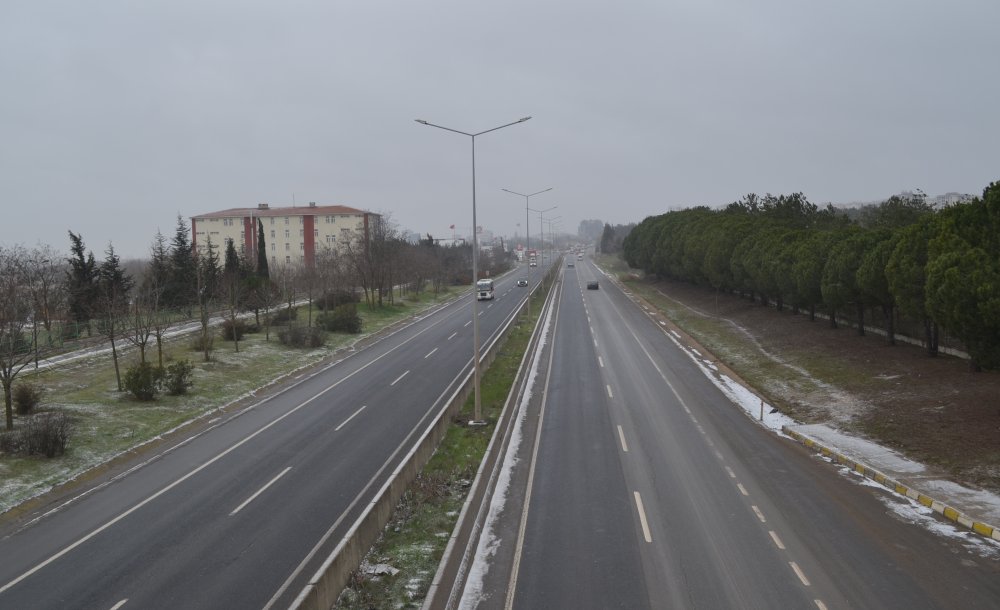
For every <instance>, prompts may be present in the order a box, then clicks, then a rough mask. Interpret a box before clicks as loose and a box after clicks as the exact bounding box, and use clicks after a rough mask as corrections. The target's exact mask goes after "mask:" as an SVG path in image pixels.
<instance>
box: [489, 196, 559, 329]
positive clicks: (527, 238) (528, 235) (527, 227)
mask: <svg viewBox="0 0 1000 610" xmlns="http://www.w3.org/2000/svg"><path fill="white" fill-rule="evenodd" d="M552 188H553V187H551V186H550V187H549V188H547V189H544V190H541V191H538V192H537V193H532V194H530V195H525V194H523V193H516V192H514V191H512V190H510V189H500V190H501V191H507V192H508V193H510V194H511V195H517V196H519V197H524V234H525V237H524V252H525V254H527V253H528V250H530V249H531V219H530V218H528V211H529V210H530V209H531V208H529V207H528V200H529V199H531V198H532V197H534V196H535V195H541V194H542V193H547V192H549V191H551V190H552ZM527 311H528V317H529V318H530V317H531V262H530V261H529V262H528V310H527Z"/></svg>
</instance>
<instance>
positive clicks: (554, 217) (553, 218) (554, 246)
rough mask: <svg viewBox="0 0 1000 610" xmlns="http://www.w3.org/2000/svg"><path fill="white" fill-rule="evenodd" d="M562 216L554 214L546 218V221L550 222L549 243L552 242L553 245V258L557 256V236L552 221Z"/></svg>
mask: <svg viewBox="0 0 1000 610" xmlns="http://www.w3.org/2000/svg"><path fill="white" fill-rule="evenodd" d="M560 218H562V216H561V215H560V216H553V217H552V218H546V219H545V222H547V223H549V243H550V244H551V247H552V256H553V258H554V257H555V254H556V238H555V235H554V234H553V233H552V223H554V222H556V221H557V220H559V219H560ZM556 224H558V223H556Z"/></svg>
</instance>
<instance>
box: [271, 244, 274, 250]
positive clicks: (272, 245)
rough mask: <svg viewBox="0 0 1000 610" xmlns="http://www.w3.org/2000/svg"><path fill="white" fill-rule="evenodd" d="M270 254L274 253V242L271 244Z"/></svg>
mask: <svg viewBox="0 0 1000 610" xmlns="http://www.w3.org/2000/svg"><path fill="white" fill-rule="evenodd" d="M271 252H274V242H273V241H272V242H271Z"/></svg>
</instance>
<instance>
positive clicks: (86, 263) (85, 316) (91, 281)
mask: <svg viewBox="0 0 1000 610" xmlns="http://www.w3.org/2000/svg"><path fill="white" fill-rule="evenodd" d="M69 240H70V243H71V244H72V245H71V246H70V253H71V256H70V257H69V258H68V259H66V260H67V262H68V263H69V270H68V271H67V272H66V297H67V300H68V303H67V305H68V307H69V314H70V318H71V319H72V320H73V321H74V322H76V323H78V324H84V323H86V322H87V321H88V320H90V317H91V315H92V313H93V311H94V308H95V306H96V300H97V262H96V261H95V260H94V253H93V252H89V253H87V254H84V250H85V247H84V245H83V238H82V237H81V236H80V235H77V234H75V233H73V232H72V231H70V232H69ZM88 332H89V325H88Z"/></svg>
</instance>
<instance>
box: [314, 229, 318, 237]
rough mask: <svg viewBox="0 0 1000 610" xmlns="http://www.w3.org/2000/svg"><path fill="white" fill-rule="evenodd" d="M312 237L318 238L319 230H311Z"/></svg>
mask: <svg viewBox="0 0 1000 610" xmlns="http://www.w3.org/2000/svg"><path fill="white" fill-rule="evenodd" d="M313 237H319V229H313Z"/></svg>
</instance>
